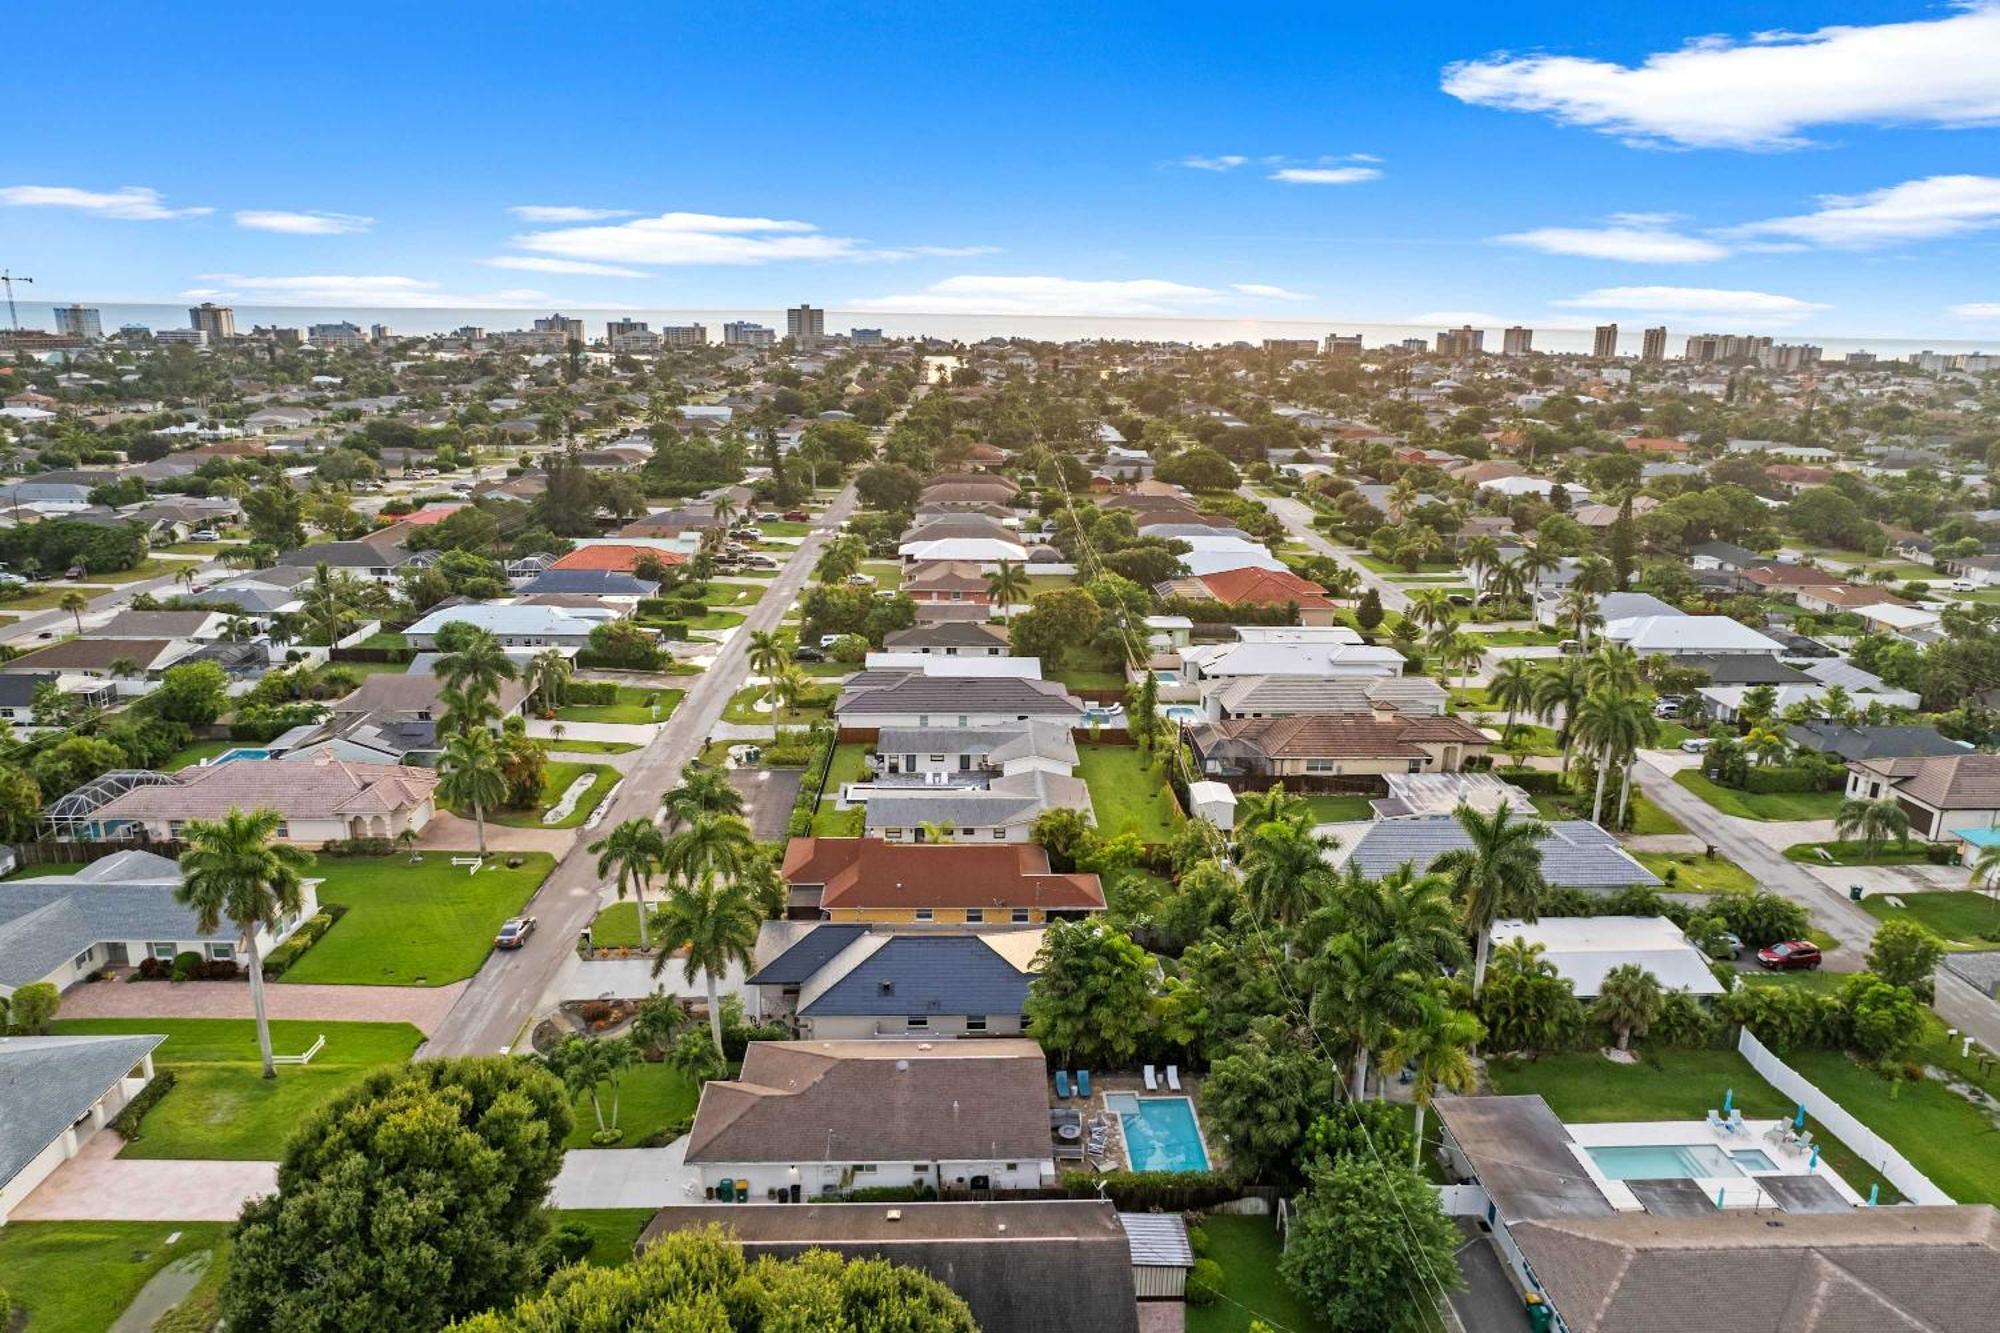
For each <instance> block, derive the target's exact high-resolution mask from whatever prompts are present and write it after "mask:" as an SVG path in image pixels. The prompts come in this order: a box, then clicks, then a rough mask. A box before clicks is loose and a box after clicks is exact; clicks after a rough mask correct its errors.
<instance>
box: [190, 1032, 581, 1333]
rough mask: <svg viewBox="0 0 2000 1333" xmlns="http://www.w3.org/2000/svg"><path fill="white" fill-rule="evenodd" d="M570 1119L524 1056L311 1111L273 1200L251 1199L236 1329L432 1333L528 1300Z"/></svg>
mask: <svg viewBox="0 0 2000 1333" xmlns="http://www.w3.org/2000/svg"><path fill="white" fill-rule="evenodd" d="M570 1124H571V1119H570V1110H569V1099H568V1097H567V1096H566V1095H565V1093H564V1090H563V1087H562V1085H561V1084H560V1083H559V1082H557V1080H556V1079H555V1078H553V1077H552V1076H550V1074H549V1073H548V1072H547V1071H546V1070H544V1069H542V1068H540V1067H539V1066H538V1065H537V1064H535V1063H534V1062H532V1061H528V1060H508V1059H502V1058H498V1057H481V1058H473V1059H461V1060H424V1061H420V1062H418V1063H416V1064H413V1065H407V1066H401V1067H398V1068H395V1069H385V1070H379V1071H377V1072H375V1073H372V1074H370V1075H368V1076H367V1077H366V1078H364V1079H363V1080H362V1081H361V1082H360V1083H358V1084H356V1085H354V1086H353V1087H350V1088H348V1089H347V1090H345V1091H343V1092H341V1093H339V1094H337V1095H335V1096H334V1097H332V1098H330V1099H329V1100H327V1101H326V1102H324V1103H323V1104H322V1105H321V1106H320V1107H319V1109H317V1110H316V1111H314V1112H312V1113H311V1114H310V1115H309V1116H307V1117H306V1118H305V1120H304V1121H303V1122H302V1123H301V1124H300V1125H299V1127H298V1129H297V1130H296V1131H295V1132H294V1133H293V1134H292V1136H291V1138H290V1140H289V1141H288V1142H287V1143H286V1145H285V1151H284V1156H283V1157H282V1158H281V1159H280V1161H279V1163H278V1192H277V1193H276V1194H274V1195H266V1196H265V1197H263V1198H260V1199H256V1200H253V1201H252V1202H250V1203H249V1204H246V1205H245V1206H244V1209H243V1216H242V1220H241V1222H240V1223H239V1224H238V1226H237V1229H236V1235H235V1243H234V1246H233V1248H232V1250H231V1253H230V1264H229V1275H228V1277H227V1278H226V1279H225V1280H224V1284H223V1289H222V1313H223V1316H224V1318H225V1319H226V1320H227V1322H228V1325H229V1327H230V1328H232V1329H236V1330H243V1331H244V1333H267V1331H268V1333H276V1331H277V1330H284V1331H285V1333H346V1330H351V1329H402V1330H412V1331H413V1333H415V1331H424V1333H427V1331H428V1330H433V1329H441V1328H444V1327H445V1326H446V1325H448V1324H450V1323H452V1322H453V1321H454V1320H459V1319H465V1318H468V1317H470V1316H472V1315H474V1314H476V1313H478V1312H479V1311H482V1310H490V1309H493V1308H494V1307H496V1306H500V1305H504V1304H506V1303H507V1302H509V1301H512V1300H515V1299H516V1298H518V1297H520V1296H523V1295H525V1294H526V1293H527V1292H529V1291H532V1290H533V1289H534V1288H535V1287H536V1286H537V1285H538V1284H539V1283H540V1280H541V1267H540V1264H539V1261H538V1254H539V1251H540V1246H541V1244H542V1241H543V1238H544V1236H545V1235H546V1234H547V1231H548V1221H547V1218H548V1212H547V1208H546V1202H547V1198H548V1192H549V1187H550V1185H552V1184H553V1183H554V1181H555V1177H556V1173H557V1171H558V1170H560V1169H561V1167H562V1157H563V1140H564V1138H565V1137H567V1135H568V1134H569V1129H570ZM500 1327H508V1325H504V1324H503V1325H500Z"/></svg>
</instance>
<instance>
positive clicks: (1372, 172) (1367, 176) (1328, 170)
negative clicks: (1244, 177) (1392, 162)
mask: <svg viewBox="0 0 2000 1333" xmlns="http://www.w3.org/2000/svg"><path fill="white" fill-rule="evenodd" d="M1381 176H1382V172H1381V169H1380V168H1377V167H1279V168H1278V169H1277V170H1276V171H1274V172H1272V173H1271V179H1272V180H1274V181H1283V182H1284V183H1285V184H1287V185H1359V184H1360V183H1361V182H1362V181H1372V180H1379V179H1381Z"/></svg>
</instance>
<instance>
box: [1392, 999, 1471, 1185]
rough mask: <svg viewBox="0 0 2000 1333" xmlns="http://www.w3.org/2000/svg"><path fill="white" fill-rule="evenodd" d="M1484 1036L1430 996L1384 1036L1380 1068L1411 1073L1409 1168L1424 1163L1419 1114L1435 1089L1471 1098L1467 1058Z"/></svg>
mask: <svg viewBox="0 0 2000 1333" xmlns="http://www.w3.org/2000/svg"><path fill="white" fill-rule="evenodd" d="M1485 1035H1486V1028H1485V1026H1484V1025H1483V1024H1481V1023H1480V1021H1479V1020H1478V1019H1477V1018H1475V1017H1474V1016H1473V1015H1471V1014H1469V1013H1467V1012H1466V1011H1465V1010H1463V1009H1454V1008H1452V1007H1451V1005H1450V1004H1448V1003H1446V1002H1445V1000H1444V999H1443V997H1441V996H1439V995H1437V994H1436V993H1435V992H1434V993H1432V994H1430V995H1427V996H1425V997H1424V998H1423V1001H1422V1002H1421V1004H1419V1006H1418V1008H1417V1013H1416V1017H1415V1018H1413V1019H1412V1020H1411V1021H1410V1022H1409V1023H1408V1024H1406V1025H1405V1026H1402V1027H1399V1028H1397V1029H1396V1030H1395V1031H1394V1032H1392V1033H1391V1034H1390V1035H1389V1046H1388V1049H1387V1050H1385V1051H1384V1052H1383V1053H1382V1064H1383V1066H1384V1067H1385V1068H1395V1067H1397V1066H1399V1065H1406V1064H1407V1065H1412V1066H1414V1067H1415V1074H1416V1078H1415V1082H1414V1086H1413V1087H1412V1092H1414V1094H1415V1098H1416V1103H1417V1132H1416V1143H1415V1144H1413V1145H1412V1147H1411V1152H1410V1165H1411V1166H1417V1165H1420V1164H1421V1163H1422V1162H1423V1160H1424V1112H1426V1111H1428V1110H1429V1109H1430V1106H1431V1098H1432V1096H1434V1095H1435V1094H1436V1092H1437V1090H1438V1089H1439V1088H1443V1089H1445V1090H1446V1091H1448V1092H1457V1093H1466V1092H1471V1091H1472V1090H1473V1088H1474V1087H1475V1086H1477V1084H1478V1082H1479V1073H1478V1071H1477V1070H1476V1069H1475V1068H1474V1067H1473V1064H1472V1052H1473V1049H1474V1048H1475V1047H1477V1046H1478V1045H1479V1041H1480V1038H1482V1037H1484V1036H1485Z"/></svg>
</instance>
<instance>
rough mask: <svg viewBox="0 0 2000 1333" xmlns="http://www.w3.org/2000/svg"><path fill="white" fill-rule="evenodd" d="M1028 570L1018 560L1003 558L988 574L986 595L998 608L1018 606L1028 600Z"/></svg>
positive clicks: (1029, 585)
mask: <svg viewBox="0 0 2000 1333" xmlns="http://www.w3.org/2000/svg"><path fill="white" fill-rule="evenodd" d="M1031 586H1033V585H1031V584H1030V583H1029V582H1028V571H1027V570H1026V569H1024V568H1022V566H1021V563H1020V562H1019V561H1017V560H1002V561H1001V562H1000V564H999V566H998V567H997V568H995V569H994V571H993V572H992V573H991V574H988V575H987V576H986V595H987V596H989V597H991V598H992V599H993V605H994V606H995V607H996V608H1000V609H1005V608H1007V607H1010V606H1017V605H1019V604H1020V603H1022V602H1025V601H1027V600H1028V589H1029V588H1030V587H1031Z"/></svg>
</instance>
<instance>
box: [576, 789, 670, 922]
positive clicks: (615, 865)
mask: <svg viewBox="0 0 2000 1333" xmlns="http://www.w3.org/2000/svg"><path fill="white" fill-rule="evenodd" d="M590 850H591V851H593V852H595V853H597V877H598V878H599V879H605V878H609V877H610V876H611V875H613V874H614V873H615V874H616V875H617V877H618V878H617V883H618V901H619V902H624V901H625V890H626V889H628V888H629V889H631V890H632V898H633V901H634V902H636V903H637V904H638V908H639V947H640V948H641V949H645V948H648V947H650V941H649V940H648V939H647V931H646V886H647V885H648V884H649V883H650V882H651V881H652V878H653V874H654V872H655V871H657V870H658V869H659V868H660V862H661V860H662V859H663V858H664V857H665V856H666V854H667V839H666V835H665V834H663V833H661V832H660V826H659V825H658V824H655V823H654V822H653V821H652V820H650V819H644V818H637V819H628V820H626V821H625V822H624V823H622V824H620V825H618V826H617V827H616V828H614V829H612V830H611V832H609V833H607V834H605V835H604V836H603V837H602V838H599V839H598V840H597V841H596V842H593V843H591V844H590Z"/></svg>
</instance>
